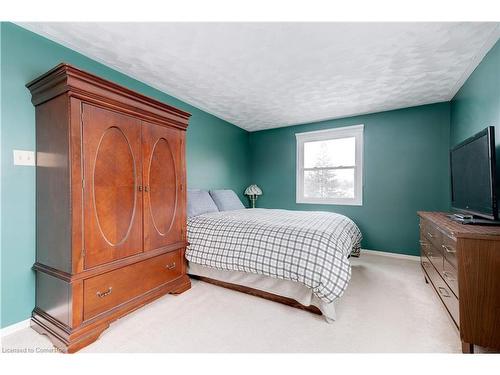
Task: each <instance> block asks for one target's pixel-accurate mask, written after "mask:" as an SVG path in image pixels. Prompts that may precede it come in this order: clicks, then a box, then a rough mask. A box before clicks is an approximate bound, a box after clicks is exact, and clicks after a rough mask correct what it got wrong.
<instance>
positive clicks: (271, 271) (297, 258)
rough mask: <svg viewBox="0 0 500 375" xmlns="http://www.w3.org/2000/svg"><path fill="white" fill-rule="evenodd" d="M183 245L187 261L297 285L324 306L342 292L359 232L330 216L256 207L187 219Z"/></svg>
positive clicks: (351, 224) (344, 219)
mask: <svg viewBox="0 0 500 375" xmlns="http://www.w3.org/2000/svg"><path fill="white" fill-rule="evenodd" d="M188 241H189V243H190V244H189V246H188V248H187V250H186V258H187V259H188V260H189V261H190V262H193V263H198V264H200V265H203V266H207V267H212V268H216V269H220V270H232V271H243V272H250V273H256V274H261V275H266V276H271V277H275V278H278V279H285V280H292V281H296V282H299V283H302V284H304V285H305V286H307V287H309V288H311V289H312V291H313V293H314V294H315V295H316V296H318V298H320V299H321V300H323V301H325V302H327V303H329V302H333V301H334V300H335V299H336V298H338V297H340V296H341V295H342V294H343V293H344V291H345V289H346V288H347V285H348V283H349V280H350V278H351V266H350V263H349V260H348V256H349V255H350V254H351V252H353V251H354V252H357V251H359V248H360V243H361V232H360V231H359V229H358V227H357V226H356V224H354V222H353V221H352V220H350V219H349V218H347V217H345V216H343V215H339V214H335V213H330V212H306V211H288V210H270V209H262V208H255V209H245V210H235V211H223V212H215V213H209V214H204V215H199V216H195V217H192V218H190V219H189V220H188Z"/></svg>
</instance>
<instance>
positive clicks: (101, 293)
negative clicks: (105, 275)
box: [96, 287, 113, 298]
mask: <svg viewBox="0 0 500 375" xmlns="http://www.w3.org/2000/svg"><path fill="white" fill-rule="evenodd" d="M112 291H113V288H112V287H109V288H108V290H106V291H105V292H99V291H97V293H96V294H97V297H99V298H104V297H106V296H109V295H110V294H111V292H112Z"/></svg>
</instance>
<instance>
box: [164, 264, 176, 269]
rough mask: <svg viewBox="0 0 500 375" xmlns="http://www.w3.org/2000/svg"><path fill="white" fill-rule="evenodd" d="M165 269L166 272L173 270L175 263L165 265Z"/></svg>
mask: <svg viewBox="0 0 500 375" xmlns="http://www.w3.org/2000/svg"><path fill="white" fill-rule="evenodd" d="M165 268H166V269H167V270H173V269H174V268H175V262H173V263H172V264H167V265H166V266H165Z"/></svg>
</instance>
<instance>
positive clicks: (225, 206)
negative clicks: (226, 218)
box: [210, 190, 245, 211]
mask: <svg viewBox="0 0 500 375" xmlns="http://www.w3.org/2000/svg"><path fill="white" fill-rule="evenodd" d="M210 195H211V196H212V199H213V200H214V202H215V204H216V205H217V208H218V209H219V211H231V210H241V209H243V208H245V206H243V203H241V201H240V198H238V196H237V195H236V193H235V192H234V191H232V190H210Z"/></svg>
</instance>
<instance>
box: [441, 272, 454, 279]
mask: <svg viewBox="0 0 500 375" xmlns="http://www.w3.org/2000/svg"><path fill="white" fill-rule="evenodd" d="M443 275H444V277H446V278H447V279H448V280H450V281H455V278H454V277H453V275H452V274H451V273H449V272H448V271H444V272H443Z"/></svg>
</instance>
